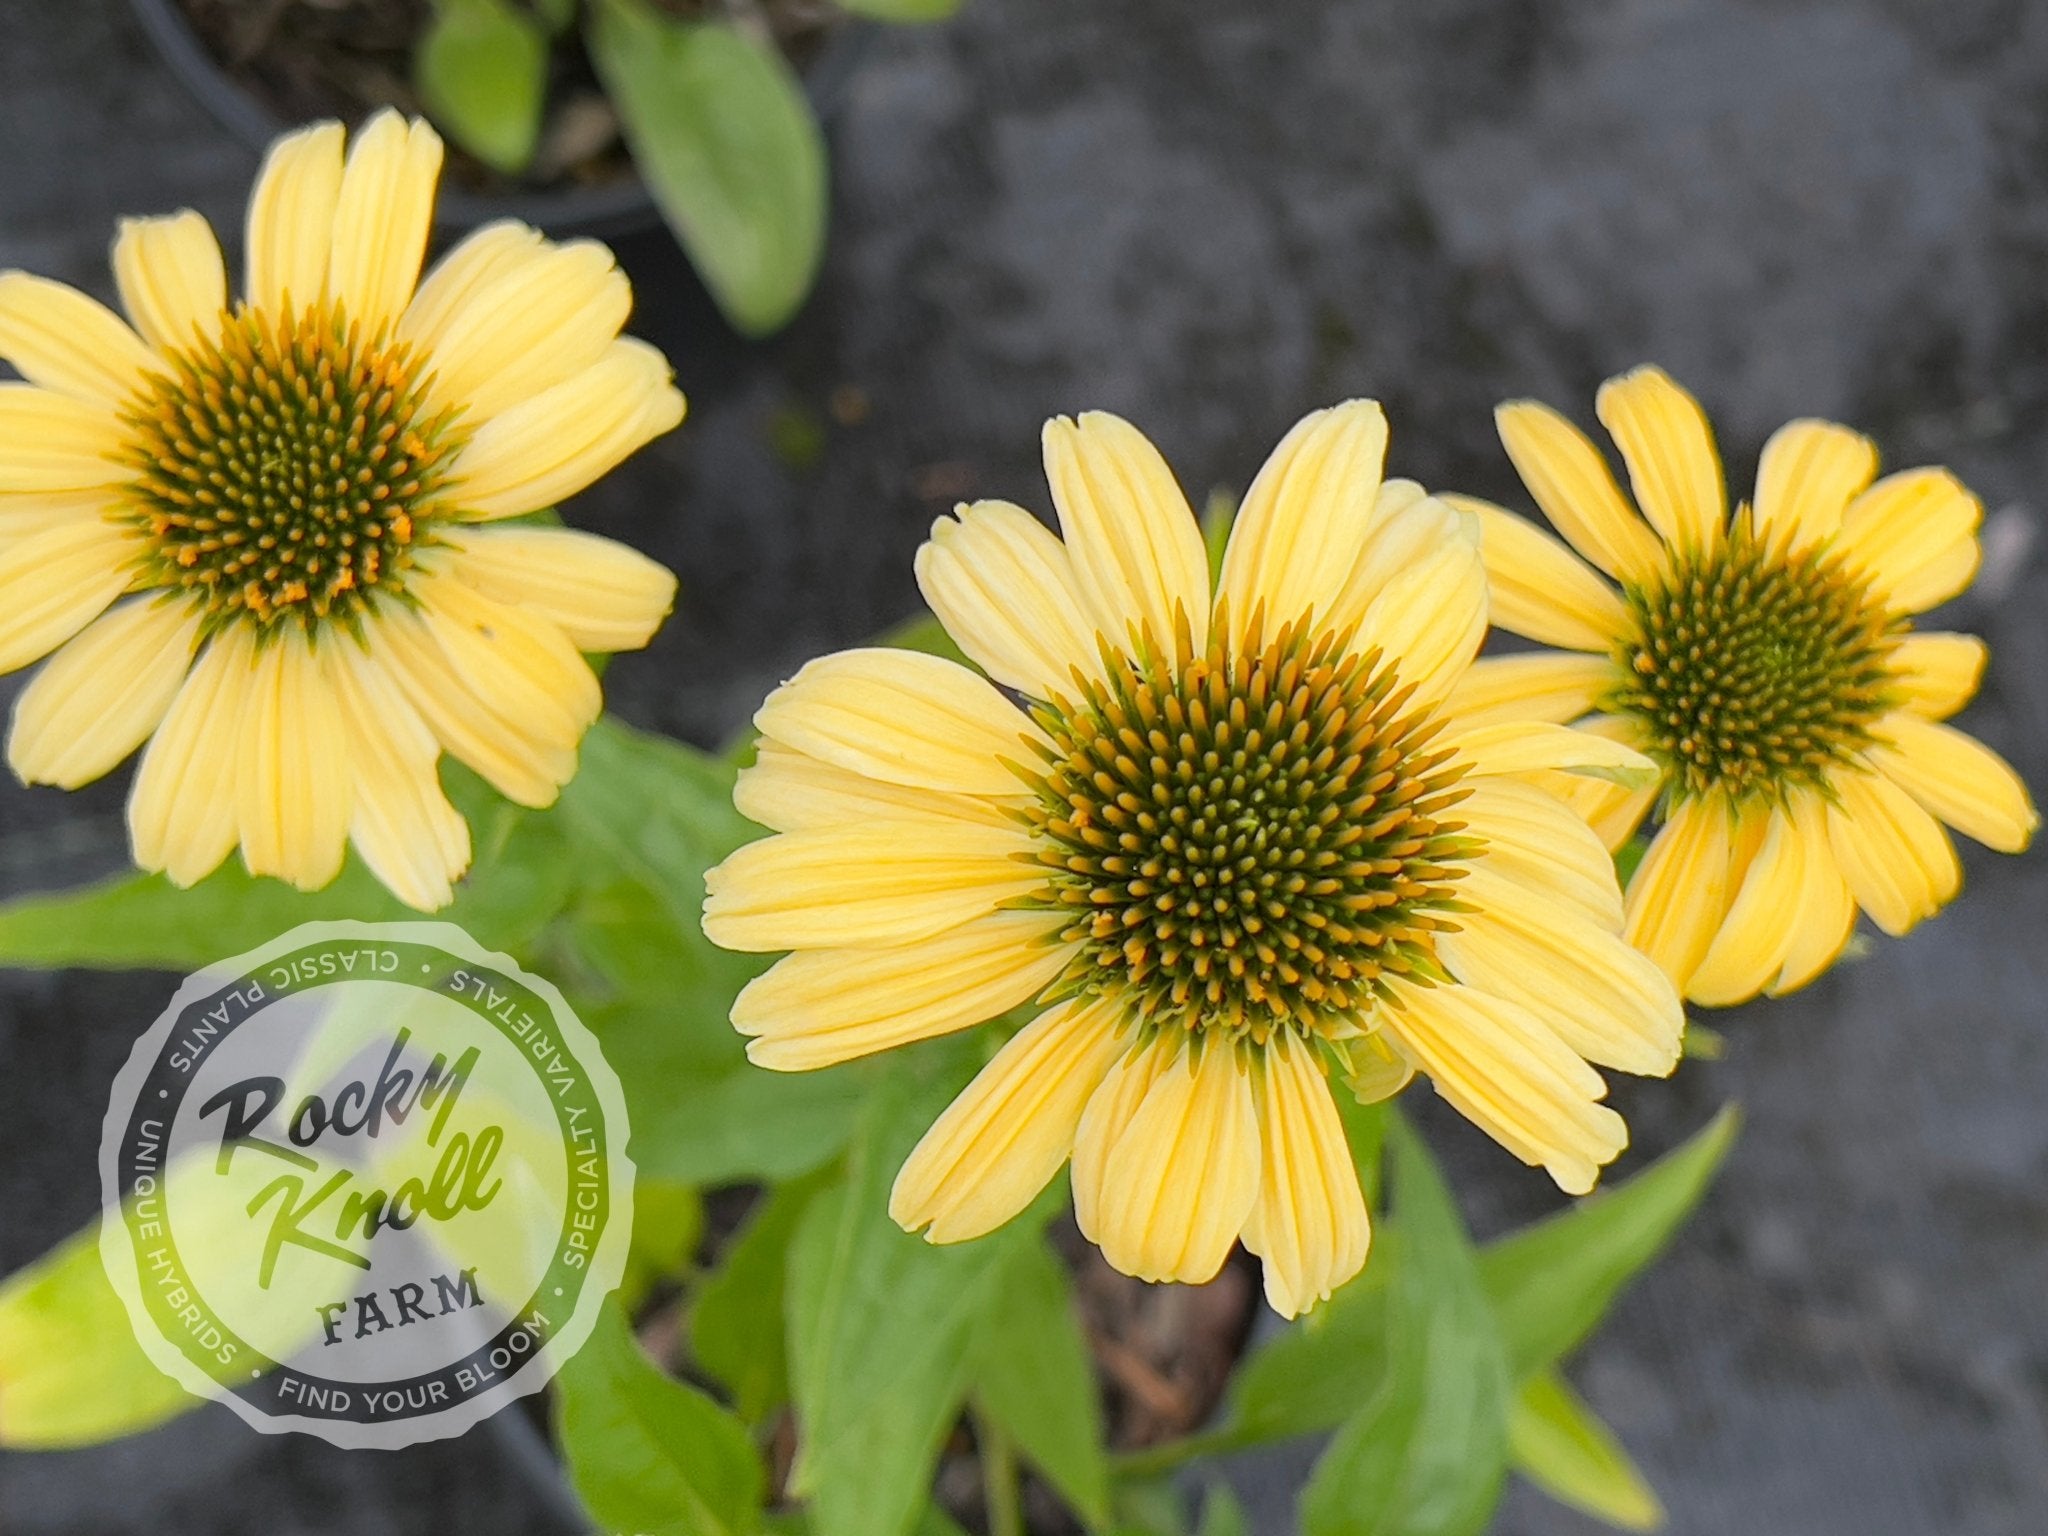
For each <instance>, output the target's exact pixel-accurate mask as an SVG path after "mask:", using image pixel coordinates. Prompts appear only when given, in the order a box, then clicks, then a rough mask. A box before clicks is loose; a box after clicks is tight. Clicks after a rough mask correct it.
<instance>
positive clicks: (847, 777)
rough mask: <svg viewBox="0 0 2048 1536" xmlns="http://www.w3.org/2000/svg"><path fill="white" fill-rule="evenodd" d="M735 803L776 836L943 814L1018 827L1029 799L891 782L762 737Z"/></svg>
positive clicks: (736, 787)
mask: <svg viewBox="0 0 2048 1536" xmlns="http://www.w3.org/2000/svg"><path fill="white" fill-rule="evenodd" d="M732 800H733V805H734V806H735V807H736V808H737V809H738V810H739V813H740V814H741V815H742V816H744V817H746V818H747V819H748V820H749V821H753V822H758V823H760V825H762V826H764V827H768V828H770V829H771V830H773V831H776V832H801V831H804V830H806V829H807V828H811V827H836V826H849V825H853V824H857V823H859V822H863V821H866V820H868V819H869V818H870V817H873V816H940V817H951V818H953V819H955V820H958V821H968V822H978V823H980V824H981V825H983V826H997V827H1008V826H1015V825H1016V817H1015V814H1014V812H1015V809H1016V808H1017V807H1018V806H1021V805H1022V804H1023V803H1024V801H1025V797H1024V796H1022V795H1018V796H1014V797H1012V798H1011V799H1010V800H1008V801H1003V800H996V799H987V798H983V797H981V796H977V795H955V794H948V793H947V792H946V791H944V790H938V789H911V788H909V787H908V786H906V785H902V784H888V783H884V782H883V781H882V780H880V779H871V778H869V777H867V775H865V774H860V773H855V772H854V771H853V770H852V769H850V768H840V767H838V766H836V765H834V764H832V763H827V762H822V761H820V760H819V759H817V758H815V757H812V756H811V755H810V754H809V753H807V752H799V751H797V749H796V748H794V747H790V746H785V745H783V744H782V743H781V742H779V741H775V740H772V739H771V738H768V737H765V736H764V737H762V738H761V740H760V742H759V743H758V744H757V746H756V749H755V757H754V761H753V762H751V763H749V764H748V765H747V766H746V767H745V768H743V769H741V770H740V776H739V782H738V783H737V784H735V785H734V786H733V795H732Z"/></svg>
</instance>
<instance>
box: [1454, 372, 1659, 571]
mask: <svg viewBox="0 0 2048 1536" xmlns="http://www.w3.org/2000/svg"><path fill="white" fill-rule="evenodd" d="M1493 416H1494V423H1495V425H1496V426H1497V427H1498V428H1499V429H1500V440H1501V443H1502V445H1503V446H1504V447H1506V449H1507V451H1508V457H1509V458H1510V459H1512V460H1513V461H1514V465H1515V470H1516V472H1517V473H1518V474H1520V475H1521V477H1522V483H1523V484H1524V485H1526V486H1527V487H1528V488H1529V494H1530V496H1532V497H1533V498H1534V499H1535V502H1536V505H1537V506H1538V507H1540V508H1542V509H1543V515H1544V516H1545V517H1547V518H1549V519H1550V526H1551V527H1553V528H1555V529H1556V530H1557V531H1558V532H1559V533H1561V534H1563V535H1564V537H1565V540H1566V542H1567V543H1569V544H1570V545H1571V546H1572V548H1573V549H1575V550H1577V551H1578V552H1579V553H1580V554H1582V555H1584V556H1585V557H1586V558H1587V559H1588V560H1590V561H1592V562H1593V564H1595V565H1597V566H1598V567H1600V569H1601V570H1603V571H1605V572H1606V573H1607V574H1608V575H1610V576H1612V577H1614V578H1615V579H1616V580H1618V581H1624V582H1632V583H1634V584H1636V585H1638V586H1642V585H1646V584H1647V583H1648V582H1649V581H1650V580H1651V578H1652V577H1654V576H1655V575H1656V574H1657V572H1659V571H1660V570H1662V569H1663V568H1664V561H1665V558H1666V556H1665V553H1664V551H1663V549H1662V548H1661V547H1660V546H1659V544H1658V542H1657V536H1656V535H1655V534H1654V533H1652V532H1651V531H1650V528H1649V525H1648V524H1647V523H1645V522H1644V521H1643V520H1642V519H1641V518H1640V517H1638V516H1636V513H1635V509H1634V508H1632V507H1631V506H1629V504H1628V500H1627V498H1626V497H1624V496H1623V495H1622V494H1621V487H1620V486H1618V485H1616V484H1615V483H1614V472H1613V471H1612V470H1610V469H1609V468H1608V467H1607V461H1606V460H1605V459H1604V458H1602V457H1601V456H1600V450H1599V449H1598V448H1596V447H1594V446H1593V442H1592V440H1591V439H1590V438H1588V437H1587V436H1586V434H1585V433H1583V432H1581V431H1580V430H1579V429H1578V428H1577V427H1575V426H1573V425H1572V424H1571V423H1570V422H1569V421H1566V420H1565V419H1564V417H1562V416H1560V415H1559V414H1558V413H1557V412H1556V411H1553V410H1552V409H1551V408H1550V407H1549V406H1547V405H1542V404H1539V403H1538V402H1536V401H1534V400H1511V401H1509V402H1508V403H1507V404H1506V405H1503V406H1501V407H1500V409H1498V410H1497V411H1495V412H1494V413H1493Z"/></svg>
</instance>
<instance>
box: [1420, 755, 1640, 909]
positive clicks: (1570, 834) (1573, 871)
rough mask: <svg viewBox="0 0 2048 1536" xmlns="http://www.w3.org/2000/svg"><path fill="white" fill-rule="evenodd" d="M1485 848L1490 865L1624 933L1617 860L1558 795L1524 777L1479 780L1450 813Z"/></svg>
mask: <svg viewBox="0 0 2048 1536" xmlns="http://www.w3.org/2000/svg"><path fill="white" fill-rule="evenodd" d="M1451 814H1452V816H1453V817H1455V818H1456V819H1457V820H1459V821H1462V822H1464V823H1465V824H1466V825H1467V826H1468V827H1469V828H1470V829H1471V831H1472V832H1473V834H1474V835H1476V836H1478V837H1479V838H1481V839H1482V840H1483V841H1484V842H1485V844H1486V849H1485V858H1484V864H1485V866H1486V867H1487V868H1488V869H1497V870H1499V871H1500V872H1501V873H1503V874H1506V875H1509V876H1511V877H1512V878H1514V879H1515V880H1517V881H1519V882H1520V883H1521V884H1523V885H1525V886H1530V887H1532V888H1535V889H1537V890H1540V891H1542V893H1543V895H1544V897H1545V898H1546V899H1548V900H1553V901H1565V902H1569V903H1571V905H1572V906H1573V907H1575V908H1576V909H1577V910H1578V911H1579V912H1581V913H1582V914H1584V916H1585V917H1586V919H1587V920H1588V921H1589V922H1594V923H1597V924H1599V925H1600V926H1601V927H1603V928H1605V929H1607V930H1608V931H1609V932H1610V933H1619V932H1621V921H1622V916H1621V887H1620V886H1619V885H1617V884H1616V883H1615V879H1614V860H1613V858H1612V857H1611V856H1610V855H1609V853H1608V850H1607V849H1606V848H1605V847H1604V846H1603V845H1602V844H1601V841H1600V839H1599V837H1598V836H1596V835H1595V834H1594V832H1593V829H1592V828H1591V827H1589V826H1587V825H1586V822H1585V820H1584V818H1582V817H1580V816H1579V815H1577V814H1576V813H1575V812H1574V811H1573V810H1572V809H1571V807H1570V806H1568V805H1566V804H1565V803H1564V802H1563V801H1562V800H1560V799H1558V798H1557V796H1555V795H1553V794H1551V793H1550V792H1549V791H1548V790H1546V789H1543V788H1540V787H1539V786H1537V785H1535V784H1531V783H1528V782H1526V781H1524V780H1520V779H1504V778H1486V779H1479V780H1475V781H1474V782H1473V784H1472V785H1471V792H1470V793H1469V794H1468V795H1467V796H1466V797H1465V799H1464V800H1462V801H1460V802H1459V803H1458V805H1457V807H1456V809H1454V810H1453V811H1452V812H1451Z"/></svg>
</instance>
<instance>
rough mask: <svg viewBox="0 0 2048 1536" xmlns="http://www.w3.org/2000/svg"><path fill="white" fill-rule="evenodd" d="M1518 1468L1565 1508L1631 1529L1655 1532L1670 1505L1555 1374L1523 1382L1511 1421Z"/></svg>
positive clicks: (1510, 1433)
mask: <svg viewBox="0 0 2048 1536" xmlns="http://www.w3.org/2000/svg"><path fill="white" fill-rule="evenodd" d="M1508 1454H1509V1455H1510V1456H1511V1457H1512V1458H1513V1461H1514V1466H1515V1470H1516V1471H1517V1472H1520V1473H1521V1474H1522V1475H1523V1476H1525V1477H1527V1478H1528V1479H1529V1480H1530V1481H1531V1482H1533V1483H1534V1484H1535V1485H1536V1486H1537V1487H1539V1488H1541V1489H1542V1490H1543V1491H1544V1492H1545V1493H1547V1494H1549V1495H1550V1496H1551V1497H1552V1498H1553V1499H1556V1500H1557V1501H1558V1502H1559V1503H1561V1504H1569V1505H1570V1506H1571V1507H1572V1508H1573V1509H1577V1510H1582V1511H1584V1512H1585V1513H1586V1514H1589V1515H1591V1516H1593V1517H1594V1518H1595V1519H1597V1520H1605V1521H1606V1522H1607V1523H1608V1524H1609V1525H1614V1526H1619V1527H1620V1528H1621V1529H1622V1530H1624V1531H1654V1530H1656V1529H1657V1528H1658V1527H1659V1526H1661V1525H1662V1524H1663V1523H1664V1506H1663V1505H1662V1504H1660V1503H1658V1502H1657V1495H1656V1494H1655V1493H1654V1492H1653V1491H1652V1490H1651V1488H1650V1485H1649V1483H1648V1482H1646V1481H1645V1480H1644V1478H1643V1475H1642V1473H1640V1472H1638V1471H1637V1470H1636V1469H1635V1464H1634V1463H1633V1462H1631V1461H1630V1460H1629V1459H1628V1452H1626V1451H1624V1450H1623V1449H1622V1448H1621V1442H1620V1441H1618V1440H1616V1439H1615V1438H1614V1431H1612V1430H1611V1429H1609V1428H1608V1427H1607V1426H1606V1425H1605V1424H1603V1423H1602V1422H1601V1421H1600V1417H1599V1415H1597V1414H1596V1413H1594V1412H1593V1410H1592V1409H1591V1408H1589V1407H1587V1406H1586V1404H1585V1402H1584V1401H1583V1400H1582V1399H1581V1398H1580V1397H1579V1395H1578V1393H1576V1392H1574V1391H1573V1390H1572V1389H1571V1387H1570V1386H1569V1385H1568V1384H1567V1383H1566V1381H1565V1379H1564V1378H1563V1377H1562V1376H1560V1375H1558V1374H1557V1373H1556V1372H1555V1371H1544V1372H1541V1373H1540V1374H1538V1375H1535V1376H1532V1377H1530V1378H1529V1379H1528V1380H1527V1381H1525V1382H1523V1383H1522V1390H1521V1392H1520V1394H1519V1395H1518V1396H1517V1397H1516V1398H1515V1406H1514V1410H1513V1412H1512V1413H1511V1414H1510V1416H1509V1418H1508Z"/></svg>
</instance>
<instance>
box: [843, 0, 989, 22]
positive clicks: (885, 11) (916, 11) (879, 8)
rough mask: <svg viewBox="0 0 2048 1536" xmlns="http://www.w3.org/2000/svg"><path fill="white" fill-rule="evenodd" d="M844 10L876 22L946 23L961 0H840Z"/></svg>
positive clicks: (957, 8)
mask: <svg viewBox="0 0 2048 1536" xmlns="http://www.w3.org/2000/svg"><path fill="white" fill-rule="evenodd" d="M839 4H840V6H841V8H842V9H845V10H848V11H851V12H853V14H854V15H856V16H869V17H872V18H873V19H874V20H876V21H894V22H916V21H944V20H945V19H946V18H947V17H948V16H951V15H952V14H953V13H954V12H955V11H957V10H959V9H960V0H839Z"/></svg>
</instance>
